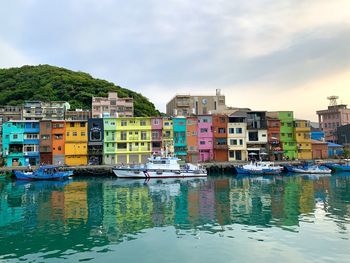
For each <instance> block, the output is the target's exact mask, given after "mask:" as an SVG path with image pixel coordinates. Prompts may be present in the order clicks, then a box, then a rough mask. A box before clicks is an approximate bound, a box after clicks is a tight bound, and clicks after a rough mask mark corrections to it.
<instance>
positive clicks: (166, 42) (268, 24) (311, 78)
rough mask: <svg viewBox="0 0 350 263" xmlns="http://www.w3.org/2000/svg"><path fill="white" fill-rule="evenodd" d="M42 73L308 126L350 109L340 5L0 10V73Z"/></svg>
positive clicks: (280, 0)
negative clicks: (221, 102) (341, 107)
mask: <svg viewBox="0 0 350 263" xmlns="http://www.w3.org/2000/svg"><path fill="white" fill-rule="evenodd" d="M38 64H50V65H54V66H59V67H65V68H68V69H71V70H74V71H84V72H87V73H89V74H91V75H92V76H93V77H96V78H100V79H106V80H108V81H111V82H113V83H115V84H117V85H119V86H122V87H124V88H128V89H131V90H134V91H136V92H139V93H141V94H143V95H144V96H146V97H147V98H148V99H149V100H150V101H151V102H153V103H154V104H155V105H156V107H157V108H158V109H159V110H160V111H162V112H165V105H166V103H167V102H168V101H169V100H170V99H172V98H173V97H174V96H175V95H176V94H184V93H185V94H191V95H215V90H216V89H221V92H222V93H223V94H224V95H225V96H226V104H227V105H228V106H232V107H248V108H251V109H252V110H293V111H294V115H295V117H297V118H302V119H309V120H312V121H316V120H317V115H316V113H315V112H316V110H320V109H325V108H326V107H327V106H328V104H329V102H328V101H327V97H328V96H330V95H337V96H339V100H338V103H340V102H342V103H345V104H350V1H349V0H334V1H330V0H249V1H247V0H215V1H212V0H191V1H188V0H167V1H164V0H128V1H125V0H124V1H121V0H74V1H71V0H50V1H47V0H11V1H1V8H0V67H1V68H9V67H20V66H23V65H38Z"/></svg>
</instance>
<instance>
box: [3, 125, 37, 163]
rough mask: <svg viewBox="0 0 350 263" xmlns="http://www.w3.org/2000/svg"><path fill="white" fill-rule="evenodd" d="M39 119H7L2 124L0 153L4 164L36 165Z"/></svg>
mask: <svg viewBox="0 0 350 263" xmlns="http://www.w3.org/2000/svg"><path fill="white" fill-rule="evenodd" d="M39 131H40V128H39V121H34V120H29V121H19V120H17V121H9V122H6V123H4V124H3V126H2V140H3V148H2V154H3V158H4V161H5V164H6V166H23V165H24V166H27V165H28V164H30V165H38V164H39V161H40V155H39Z"/></svg>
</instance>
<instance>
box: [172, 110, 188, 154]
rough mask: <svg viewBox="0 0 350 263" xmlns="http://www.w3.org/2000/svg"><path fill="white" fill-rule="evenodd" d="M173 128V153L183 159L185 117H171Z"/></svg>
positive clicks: (184, 151)
mask: <svg viewBox="0 0 350 263" xmlns="http://www.w3.org/2000/svg"><path fill="white" fill-rule="evenodd" d="M173 128H174V154H175V156H177V157H178V158H180V159H182V160H183V161H185V159H186V157H187V142H186V118H185V117H176V118H174V119H173Z"/></svg>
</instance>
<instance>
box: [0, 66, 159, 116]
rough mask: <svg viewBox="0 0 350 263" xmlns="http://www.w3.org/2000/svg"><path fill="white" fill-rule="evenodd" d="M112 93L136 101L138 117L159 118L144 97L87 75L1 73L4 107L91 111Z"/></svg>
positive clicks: (31, 69) (27, 69)
mask: <svg viewBox="0 0 350 263" xmlns="http://www.w3.org/2000/svg"><path fill="white" fill-rule="evenodd" d="M108 91H117V92H118V96H119V97H121V98H124V97H133V98H134V114H135V116H158V115H159V112H158V111H157V110H156V108H155V106H154V105H153V103H151V102H150V101H149V100H148V99H147V98H145V97H144V96H142V95H141V94H140V93H136V92H134V91H131V90H128V89H125V88H121V87H119V86H116V85H114V84H113V83H111V82H108V81H105V80H100V79H94V78H93V77H91V76H90V75H89V74H87V73H84V72H74V71H71V70H68V69H65V68H59V67H54V66H49V65H39V66H23V67H21V68H10V69H0V105H21V104H22V103H23V102H24V101H25V100H41V101H68V102H69V103H70V105H71V109H76V108H82V109H91V98H92V97H93V96H95V97H96V96H101V97H106V96H107V94H108Z"/></svg>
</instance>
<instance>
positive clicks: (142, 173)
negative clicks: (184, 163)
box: [113, 168, 207, 179]
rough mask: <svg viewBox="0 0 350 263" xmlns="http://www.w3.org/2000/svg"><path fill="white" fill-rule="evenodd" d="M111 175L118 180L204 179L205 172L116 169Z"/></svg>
mask: <svg viewBox="0 0 350 263" xmlns="http://www.w3.org/2000/svg"><path fill="white" fill-rule="evenodd" d="M113 173H114V174H115V176H117V177H118V178H143V179H145V178H184V177H206V176H207V172H206V171H204V170H200V171H198V172H197V171H186V170H178V171H160V170H139V169H131V168H130V169H129V168H116V169H113Z"/></svg>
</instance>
